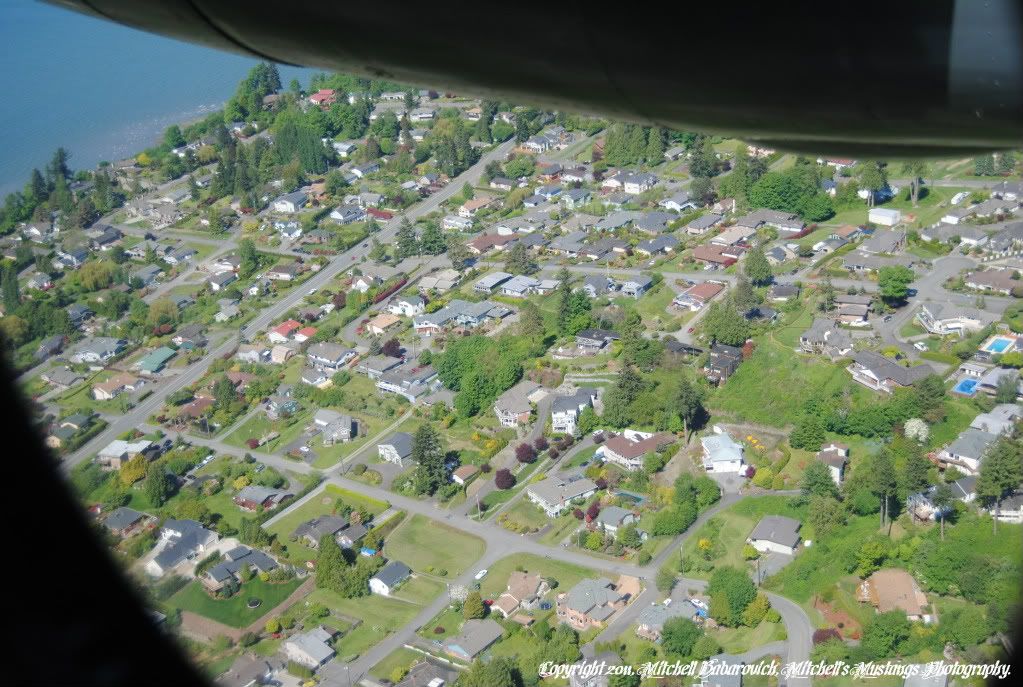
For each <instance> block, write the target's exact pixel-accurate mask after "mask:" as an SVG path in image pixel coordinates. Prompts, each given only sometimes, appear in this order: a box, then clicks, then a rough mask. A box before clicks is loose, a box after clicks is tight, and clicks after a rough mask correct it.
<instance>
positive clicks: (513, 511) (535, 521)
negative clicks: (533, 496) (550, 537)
mask: <svg viewBox="0 0 1023 687" xmlns="http://www.w3.org/2000/svg"><path fill="white" fill-rule="evenodd" d="M498 520H499V521H500V522H501V523H502V524H504V523H505V522H507V523H508V525H510V527H508V528H509V529H511V530H512V531H514V532H519V531H521V530H524V529H529V530H538V529H540V528H541V527H543V526H544V525H546V524H547V522H548V519H547V514H546V513H544V512H543V511H542V510H540V508H539V507H538V506H537V505H536V504H534V503H532V502H530V501H526V500H520V501H519V502H518V503H516V504H515V505H514V506H512V507H511V508H509V509H508V510H506V511H504V512H503V513H501V515H499V516H498ZM508 525H505V526H506V527H507V526H508Z"/></svg>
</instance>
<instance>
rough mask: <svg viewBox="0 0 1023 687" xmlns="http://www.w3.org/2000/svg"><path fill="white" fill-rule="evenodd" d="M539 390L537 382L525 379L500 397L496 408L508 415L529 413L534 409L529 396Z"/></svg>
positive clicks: (495, 405) (495, 404)
mask: <svg viewBox="0 0 1023 687" xmlns="http://www.w3.org/2000/svg"><path fill="white" fill-rule="evenodd" d="M539 388H540V385H539V384H537V383H536V382H531V381H529V380H528V379H524V380H522V381H520V382H519V383H518V384H516V385H515V386H513V387H512V388H510V389H508V390H507V391H505V392H504V393H503V394H501V395H500V396H498V397H497V401H496V402H495V403H494V407H495V408H496V409H498V410H500V411H503V412H506V413H515V414H518V413H528V412H529V411H530V410H531V408H532V405H531V404H530V403H529V396H530V395H532V394H533V392H535V391H536V390H537V389H539Z"/></svg>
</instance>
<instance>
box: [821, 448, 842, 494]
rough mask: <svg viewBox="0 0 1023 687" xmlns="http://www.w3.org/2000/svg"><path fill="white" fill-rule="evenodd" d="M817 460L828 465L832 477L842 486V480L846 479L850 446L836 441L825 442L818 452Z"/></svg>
mask: <svg viewBox="0 0 1023 687" xmlns="http://www.w3.org/2000/svg"><path fill="white" fill-rule="evenodd" d="M817 460H819V461H820V462H822V463H824V464H825V465H827V466H828V470H829V471H830V472H831V479H833V480H834V481H835V484H836V485H838V486H842V481H843V480H844V479H845V466H846V465H848V464H849V447H848V446H846V445H845V444H837V443H835V442H831V443H828V444H825V445H824V446H822V447H821V450H820V451H818V452H817Z"/></svg>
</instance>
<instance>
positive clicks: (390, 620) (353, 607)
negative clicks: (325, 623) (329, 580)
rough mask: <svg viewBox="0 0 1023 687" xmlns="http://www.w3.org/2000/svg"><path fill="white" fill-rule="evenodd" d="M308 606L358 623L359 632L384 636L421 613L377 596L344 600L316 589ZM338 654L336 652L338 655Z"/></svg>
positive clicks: (410, 606) (328, 592) (419, 608)
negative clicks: (364, 630) (320, 607)
mask: <svg viewBox="0 0 1023 687" xmlns="http://www.w3.org/2000/svg"><path fill="white" fill-rule="evenodd" d="M307 601H308V602H309V603H311V604H312V603H322V604H323V605H324V606H326V607H327V608H329V609H331V610H332V611H335V612H337V613H341V614H342V615H347V616H352V617H353V618H359V619H360V620H362V621H363V622H362V625H360V627H359V629H362V628H376V631H378V632H380V633H381V634H383V635H385V634H387V633H389V632H394V631H395V630H397V629H399V628H401V627H403V626H404V625H406V624H408V623H409V622H411V620H412V619H413V618H415V617H416V614H418V613H419V611H421V610H422V607H421V606H420V605H419V604H413V603H408V602H407V601H401V600H399V599H394V598H390V597H386V596H380V595H378V594H372V595H370V596H362V597H359V598H356V599H345V598H342V597H341V596H339V595H338V594H336V593H334V592H331V591H328V590H326V589H316V590H314V591H313V592H312V593H311V594H310V595H309V596H308V597H307ZM339 653H340V652H339Z"/></svg>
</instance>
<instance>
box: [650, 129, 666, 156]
mask: <svg viewBox="0 0 1023 687" xmlns="http://www.w3.org/2000/svg"><path fill="white" fill-rule="evenodd" d="M646 162H647V164H648V165H657V164H660V163H661V162H664V129H662V128H661V127H659V126H654V127H650V132H649V133H648V134H647V145H646Z"/></svg>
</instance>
